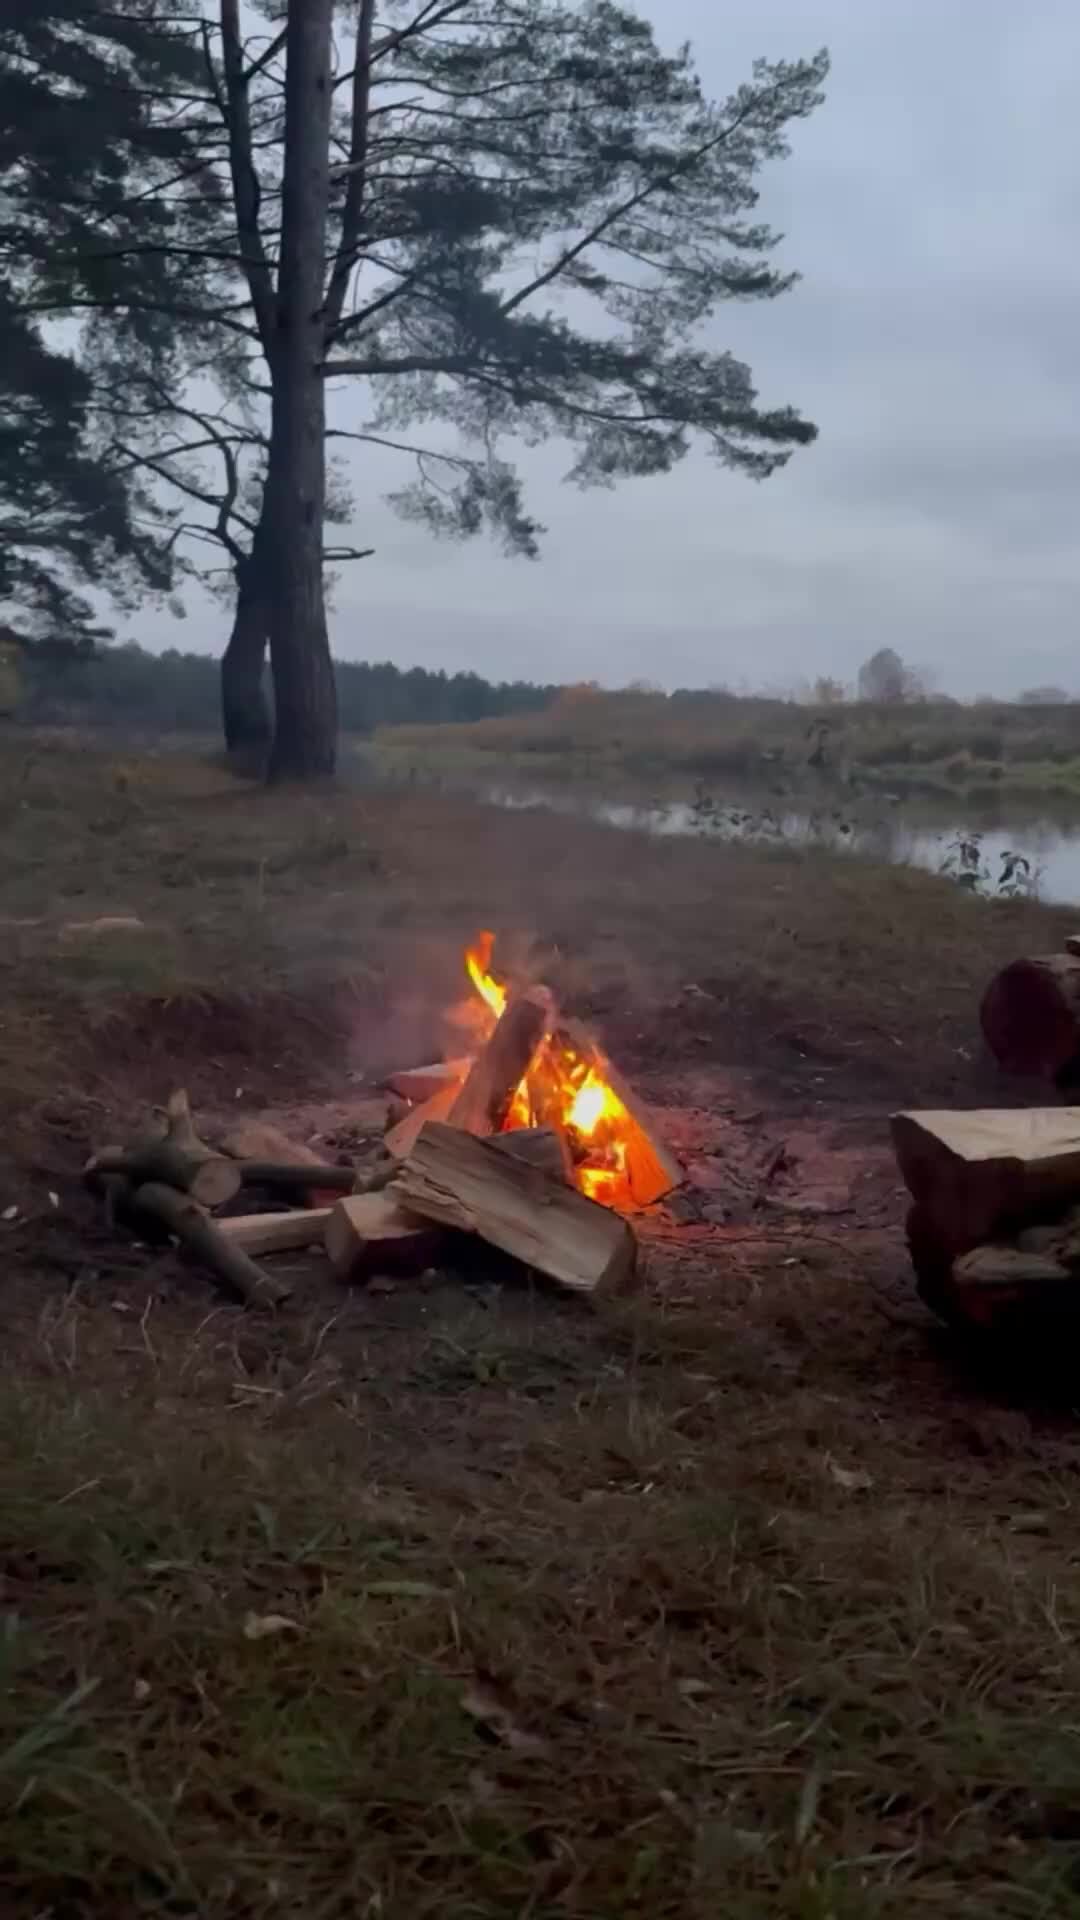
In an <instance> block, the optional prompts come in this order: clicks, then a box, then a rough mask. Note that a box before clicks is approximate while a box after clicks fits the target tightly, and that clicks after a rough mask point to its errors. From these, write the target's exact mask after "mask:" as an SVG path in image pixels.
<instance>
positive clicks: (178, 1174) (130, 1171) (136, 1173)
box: [86, 1089, 242, 1207]
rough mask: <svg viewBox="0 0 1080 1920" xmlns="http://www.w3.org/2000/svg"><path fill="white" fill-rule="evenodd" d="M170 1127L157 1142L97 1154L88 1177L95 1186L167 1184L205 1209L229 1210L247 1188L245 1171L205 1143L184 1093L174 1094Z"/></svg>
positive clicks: (167, 1111)
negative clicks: (108, 1183) (98, 1181)
mask: <svg viewBox="0 0 1080 1920" xmlns="http://www.w3.org/2000/svg"><path fill="white" fill-rule="evenodd" d="M165 1123H166V1124H165V1131H164V1133H163V1134H159V1135H158V1136H156V1137H155V1138H152V1139H149V1140H141V1141H136V1143H135V1144H134V1145H133V1146H131V1147H126V1148H117V1147H108V1148H106V1149H105V1151H104V1152H103V1153H99V1154H96V1155H95V1156H94V1158H93V1159H92V1160H91V1161H90V1162H89V1164H88V1166H87V1168H86V1175H87V1177H88V1178H89V1179H90V1180H91V1182H93V1180H95V1179H101V1180H105V1179H110V1178H111V1179H113V1180H117V1179H119V1180H122V1181H126V1182H127V1183H128V1184H129V1185H131V1186H142V1185H144V1184H146V1183H147V1182H149V1183H150V1184H152V1185H158V1184H163V1185H165V1186H167V1187H173V1188H175V1189H176V1191H177V1192H179V1193H187V1194H190V1196H191V1198H192V1199H193V1200H196V1201H198V1203H199V1205H200V1206H203V1207H220V1206H224V1204H225V1202H226V1201H227V1200H232V1199H234V1198H235V1196H236V1195H237V1194H238V1193H239V1191H240V1187H241V1184H242V1181H241V1174H240V1170H239V1168H238V1167H236V1166H235V1165H234V1163H233V1162H232V1161H231V1160H227V1159H226V1158H225V1157H224V1156H223V1155H222V1154H217V1153H215V1152H214V1151H213V1149H212V1148H211V1147H208V1146H207V1145H206V1142H205V1141H203V1140H200V1138H199V1136H198V1134H197V1133H196V1132H195V1127H194V1123H193V1121H192V1118H191V1109H190V1107H189V1105H188V1097H187V1094H186V1093H185V1092H184V1091H183V1090H182V1089H180V1090H178V1091H177V1092H176V1093H173V1094H171V1095H170V1097H169V1101H168V1105H167V1106H166V1109H165ZM113 1191H114V1194H115V1192H116V1189H115V1188H114V1189H113Z"/></svg>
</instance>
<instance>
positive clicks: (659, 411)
mask: <svg viewBox="0 0 1080 1920" xmlns="http://www.w3.org/2000/svg"><path fill="white" fill-rule="evenodd" d="M225 12H226V7H225V6H223V9H222V15H223V18H224V15H225ZM349 13H350V17H352V9H350V10H349ZM301 15H302V18H301ZM387 16H388V20H389V24H388V26H386V27H385V28H384V29H382V30H381V31H378V32H377V31H376V25H375V9H374V4H373V0H360V5H359V10H358V13H356V15H355V20H356V25H355V33H354V34H353V35H352V37H351V38H350V39H349V40H348V41H347V43H345V45H344V46H343V49H342V56H341V57H340V58H339V59H338V60H336V61H334V60H332V58H331V51H332V50H331V32H332V22H331V19H330V7H329V5H328V0H318V4H317V5H312V4H306V5H305V6H304V7H302V8H298V6H297V3H296V0H292V4H290V6H289V7H288V10H287V24H286V28H285V33H284V37H283V40H282V45H283V47H284V51H285V57H286V71H285V83H284V84H285V100H286V120H287V122H288V114H289V102H290V100H292V101H293V102H294V104H295V103H297V102H298V101H299V100H300V99H301V98H304V100H305V110H304V114H303V119H302V125H303V129H304V152H303V155H301V153H300V151H299V149H298V148H297V149H295V150H291V148H290V131H289V126H288V124H287V125H286V129H285V146H284V152H283V155H282V160H281V165H282V179H283V198H282V204H283V206H284V208H285V218H286V233H285V234H284V235H283V236H282V239H281V249H282V264H281V268H280V270H279V271H278V274H277V277H276V283H275V280H274V274H273V269H272V267H271V266H270V264H269V253H268V248H267V242H266V239H265V237H264V235H263V234H262V232H261V229H260V221H259V205H258V195H257V194H256V195H252V194H251V192H250V191H246V192H245V191H244V184H245V181H246V182H247V184H248V188H250V179H249V167H248V163H249V161H251V160H252V158H253V153H252V149H251V146H250V143H248V144H247V146H246V147H245V143H244V125H245V118H246V119H248V120H249V119H250V114H251V111H252V89H255V90H256V92H257V91H258V90H259V89H262V88H265V89H267V90H268V91H269V90H272V89H274V88H275V87H276V85H277V80H276V77H275V75H274V73H273V59H272V49H271V53H270V54H268V56H267V57H265V58H264V59H263V60H262V62H261V63H260V64H259V65H258V66H257V67H256V66H255V65H254V64H252V63H248V64H246V65H244V64H242V63H241V62H238V61H237V59H236V56H235V53H234V54H233V57H232V67H233V70H234V72H239V73H247V74H248V75H249V76H250V77H249V79H248V80H247V81H246V82H245V84H244V86H243V88H242V89H241V88H238V90H237V92H236V93H235V95H234V97H233V101H232V105H231V110H230V111H231V120H230V125H231V128H232V131H233V133H234V135H236V134H239V136H240V142H239V144H240V147H241V149H242V154H241V160H242V164H241V166H240V167H239V169H238V168H237V166H236V145H235V141H234V189H235V191H236V206H237V212H238V215H239V216H240V218H239V223H238V231H239V235H240V241H241V251H242V252H243V253H244V255H245V259H246V262H247V267H246V271H247V277H248V283H249V288H250V292H251V297H252V302H253V305H254V306H255V308H256V311H258V308H259V306H260V304H261V303H262V304H265V305H266V310H267V312H268V313H270V312H272V313H273V316H274V320H275V323H276V325H277V326H278V328H279V329H280V328H281V327H282V326H284V327H285V330H286V334H288V333H289V329H290V328H291V329H294V330H295V329H296V328H297V327H302V328H303V329H305V337H304V341H303V345H302V347H301V346H300V345H299V343H298V342H297V341H296V338H295V333H293V334H292V335H291V336H290V338H291V340H292V344H293V345H294V346H296V351H295V352H292V351H291V350H285V349H283V347H282V338H281V335H280V333H277V334H274V335H273V336H272V338H273V340H274V343H275V344H274V347H273V349H272V351H271V352H270V354H269V356H268V360H269V372H270V385H271V389H272V408H273V413H274V425H273V430H272V434H271V455H270V460H271V485H270V487H269V488H268V493H267V515H268V524H269V526H270V528H271V536H270V539H269V542H268V573H267V586H268V597H269V619H270V626H271V651H272V658H273V664H274V676H275V685H276V687H277V689H278V698H277V740H276V747H275V753H276V764H277V769H278V771H279V772H280V773H283V774H284V773H291V774H299V775H303V774H306V773H308V772H311V771H316V770H326V769H327V768H328V767H329V766H330V765H331V764H332V755H333V745H332V740H331V738H330V727H331V724H332V700H331V695H330V690H329V688H328V684H327V678H326V676H327V670H328V664H329V651H328V648H327V646H326V644H325V616H324V614H323V612H322V608H321V602H320V593H319V587H318V582H317V579H316V568H317V550H316V545H315V541H314V539H313V537H312V536H311V535H310V519H311V516H312V515H313V514H315V515H317V513H318V502H319V494H318V479H317V475H316V472H315V467H316V463H317V459H318V455H317V453H316V448H315V440H316V433H317V430H318V422H319V420H320V419H321V418H323V419H324V416H323V414H322V407H323V402H322V400H321V397H320V394H319V391H318V386H317V381H316V375H315V368H316V365H318V364H320V363H321V370H322V372H323V373H324V374H325V376H326V377H327V378H329V379H338V378H342V377H345V376H348V377H350V378H351V379H354V380H355V379H362V380H364V381H365V382H368V383H370V391H371V394H372V396H373V413H372V419H371V422H370V426H369V428H368V429H367V431H366V433H365V435H364V437H365V438H368V439H374V440H376V441H379V442H382V443H384V444H387V445H390V444H392V445H394V446H395V447H397V448H400V447H401V445H402V444H405V445H406V446H408V445H410V444H411V441H410V436H411V434H412V433H413V432H414V430H415V428H416V426H417V424H418V423H419V422H427V421H431V420H435V421H437V422H439V423H440V424H441V425H443V426H446V427H449V428H450V429H452V430H453V432H454V433H455V435H456V437H457V439H456V445H455V444H452V445H451V446H450V447H449V448H446V449H444V448H439V449H438V450H437V452H436V454H435V456H434V458H431V457H430V456H429V457H425V456H424V455H423V453H422V452H421V453H420V455H419V459H420V474H419V478H418V480H417V482H416V483H414V484H413V485H411V486H409V487H406V488H404V489H402V490H400V491H399V493H398V495H397V503H398V505H399V506H400V507H401V508H402V509H403V510H404V511H405V512H407V513H412V514H419V515H421V516H422V517H423V518H424V519H425V521H426V522H427V524H428V525H429V526H431V527H432V528H433V529H434V530H435V531H436V532H442V533H456V534H462V535H469V534H472V533H474V532H476V531H478V530H479V529H480V528H481V527H483V526H485V525H487V526H489V527H491V528H492V529H494V530H495V531H496V532H497V534H498V535H499V537H500V538H501V539H502V540H503V542H504V543H505V544H506V545H507V546H508V547H510V548H511V550H514V551H518V552H521V553H524V554H533V553H535V552H536V551H537V545H538V540H539V536H540V534H541V532H542V529H541V528H539V527H538V526H537V524H536V522H535V521H534V520H533V519H532V517H531V516H530V515H529V513H528V510H527V507H526V505H525V502H524V500H523V497H522V492H521V486H520V481H519V478H518V475H517V473H516V471H515V469H514V467H513V465H512V463H511V462H510V461H509V460H508V459H507V458H506V456H505V453H504V451H503V448H504V445H505V442H506V440H507V439H509V438H512V437H518V438H524V439H525V440H526V441H530V442H536V441H539V440H542V439H546V438H549V437H557V438H560V439H562V440H565V441H567V442H569V443H570V445H571V447H572V448H573V459H572V464H571V466H570V471H569V474H568V478H569V479H571V480H572V481H573V482H575V483H577V484H579V485H582V486H592V485H604V486H610V485H612V484H614V483H615V482H616V481H617V480H619V479H622V478H627V477H632V476H634V475H641V474H655V473H662V472H666V471H668V470H669V469H670V468H671V467H672V466H673V465H674V464H675V463H676V462H677V461H678V460H680V459H681V458H682V457H683V456H684V455H685V454H686V453H687V451H688V450H689V448H690V446H691V445H692V444H693V442H694V441H695V440H702V441H704V443H705V444H706V446H707V447H708V448H709V450H710V451H711V452H712V453H713V454H714V455H715V457H716V458H717V459H718V460H719V461H720V462H721V464H724V465H727V466H729V467H732V468H735V469H737V470H739V471H741V472H743V473H746V474H748V475H750V476H751V477H754V478H764V477H766V476H767V475H768V474H769V473H771V472H773V471H774V470H775V469H776V468H777V467H778V466H780V465H782V464H783V462H784V461H785V460H786V459H787V458H788V456H789V454H790V452H791V450H792V449H793V448H794V447H795V446H798V445H800V444H805V443H806V442H808V441H809V440H810V439H812V438H813V435H814V428H813V427H812V426H811V425H810V424H809V423H808V422H806V421H804V420H803V419H801V418H800V416H799V415H798V414H797V413H796V412H794V411H793V410H792V409H791V408H790V407H781V408H778V409H765V408H761V407H759V405H758V401H757V395H756V392H755V389H754V386H753V382H752V378H751V375H750V372H749V369H748V368H747V367H746V366H745V365H743V364H742V363H740V362H739V361H738V360H736V359H735V358H734V357H733V356H732V355H731V354H730V353H728V352H726V351H723V350H717V349H715V348H713V347H711V346H709V345H706V344H705V343H704V341H703V338H702V330H703V327H704V323H705V322H707V321H708V320H709V319H710V318H712V317H713V316H714V315H715V313H716V312H717V310H718V309H719V308H720V307H721V306H722V305H723V303H724V302H726V301H728V300H740V301H746V300H761V299H773V298H775V297H777V296H778V295H780V294H782V293H783V292H785V291H786V290H787V289H788V288H789V287H790V286H791V285H792V283H793V279H794V276H793V275H792V274H790V273H786V272H782V271H779V270H777V269H775V268H774V267H773V266H772V265H771V263H770V258H769V256H770V254H771V252H772V250H773V248H774V246H775V244H776V240H775V236H774V235H773V233H772V232H771V231H770V230H769V228H768V227H766V226H765V225H763V224H762V223H760V222H759V221H758V220H756V219H755V217H754V209H755V206H756V201H757V188H756V177H757V175H758V172H759V170H760V168H761V166H762V165H763V164H764V163H765V162H766V161H770V160H774V159H776V158H777V157H779V156H780V155H782V154H783V153H784V152H785V151H786V147H785V133H786V130H787V128H788V127H789V125H790V124H791V123H792V122H793V121H795V120H798V119H800V118H802V117H805V116H806V115H807V114H809V113H810V112H812V111H813V109H814V108H815V106H816V105H817V104H818V102H819V100H820V97H821V87H822V84H823V81H824V78H825V75H826V72H827V64H828V63H827V59H826V56H825V55H824V54H823V53H822V54H818V55H816V56H815V57H814V58H813V59H811V60H807V61H800V62H795V63H788V62H777V63H766V62H760V63H758V65H757V66H756V67H755V69H754V73H753V77H752V79H751V80H750V82H749V83H747V84H746V85H744V86H742V87H739V88H738V89H737V90H736V91H735V92H734V93H733V94H732V95H731V97H730V98H729V99H728V100H727V101H726V102H724V103H723V104H722V105H720V106H717V105H714V104H713V103H711V102H710V101H708V100H707V99H706V98H705V96H704V94H703V92H702V89H701V86H700V82H699V80H698V77H697V74H696V72H695V69H694V66H693V62H692V59H691V56H690V53H689V51H688V50H687V49H685V48H683V49H680V50H679V51H677V52H676V53H675V54H672V55H666V54H664V53H662V52H661V51H660V50H659V49H658V47H657V45H656V43H655V40H654V37H653V34H652V30H651V28H650V26H649V25H648V23H647V22H645V21H644V20H642V19H641V18H639V17H638V16H637V15H636V14H634V13H633V12H632V11H630V10H628V9H627V8H625V7H621V6H618V5H615V4H612V0H583V3H582V4H565V3H564V0H467V3H466V0H441V3H440V0H390V5H389V8H388V10H387ZM228 65H229V61H228V58H227V59H226V67H228ZM301 65H302V77H301V71H300V68H301ZM350 69H351V71H350ZM334 72H336V73H338V74H339V75H343V76H344V77H345V78H348V80H349V108H348V113H347V116H346V122H347V124H346V125H345V126H344V127H342V128H341V129H340V130H338V138H337V139H336V141H335V145H334V152H335V154H341V155H342V159H341V161H340V163H336V164H335V165H334V166H333V168H329V169H328V168H326V167H324V166H323V165H322V160H323V144H322V143H323V140H324V137H325V131H326V129H325V122H320V121H319V113H320V112H321V111H322V109H323V108H324V107H325V106H326V105H327V102H326V100H325V95H324V92H323V89H324V88H326V87H330V86H331V85H333V87H334V89H335V90H337V87H338V86H339V85H341V84H342V82H332V81H331V74H332V73H334ZM290 74H291V78H290ZM241 106H242V109H243V112H242V113H239V108H240V107H241ZM265 110H266V109H265V103H264V104H262V105H260V106H259V108H258V112H259V114H260V116H261V115H262V114H263V113H264V112H265ZM297 114H298V115H299V109H298V108H297ZM295 124H300V122H299V118H298V119H297V121H296V123H295ZM316 136H317V137H316ZM316 146H318V152H317V153H316V151H315V148H316ZM301 177H302V179H303V183H304V184H303V193H304V196H305V199H304V212H303V216H302V223H303V231H304V233H305V234H306V236H307V238H308V241H309V243H310V244H309V246H308V249H307V252H306V253H305V255H304V258H305V262H306V265H305V266H304V267H303V268H300V267H298V265H297V261H296V259H295V257H290V256H289V251H288V218H289V209H290V207H293V208H294V209H295V207H296V204H297V203H296V200H295V199H292V198H291V197H290V195H291V192H292V190H293V189H292V188H291V185H290V183H291V182H292V183H296V190H297V191H299V185H298V183H299V181H300V179H301ZM324 230H325V232H326V234H327V236H328V240H327V241H324V238H323V235H324ZM271 244H272V243H271ZM320 245H324V246H325V251H326V252H327V254H328V257H329V261H330V265H329V269H328V272H327V275H326V277H325V280H324V281H323V282H322V283H321V299H320V300H319V301H318V303H317V304H316V305H314V306H313V300H314V294H315V280H314V264H313V262H314V256H315V253H316V251H317V250H318V247H319V246H320ZM525 262H528V263H529V264H528V265H525V264H523V263H525ZM275 296H276V307H273V308H271V305H270V302H271V301H272V299H273V298H274V297H275ZM301 420H302V421H303V423H304V424H303V427H302V428H301V427H300V426H299V422H300V421H301ZM290 436H293V437H290ZM287 442H288V445H289V447H290V452H289V454H288V455H285V453H284V448H285V446H286V443H287ZM278 446H280V448H281V449H282V453H283V457H282V460H281V463H280V466H279V467H278V468H277V481H276V484H275V481H274V478H273V476H274V473H275V466H274V461H275V447H278ZM305 462H306V463H307V467H306V473H305ZM433 475H434V477H435V478H437V481H438V484H434V483H433ZM290 534H291V537H290ZM301 574H302V575H303V585H301Z"/></svg>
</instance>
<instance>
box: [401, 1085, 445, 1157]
mask: <svg viewBox="0 0 1080 1920" xmlns="http://www.w3.org/2000/svg"><path fill="white" fill-rule="evenodd" d="M459 1092H460V1088H459V1087H456V1086H453V1085H450V1086H446V1087H440V1089H439V1091H438V1093H433V1094H432V1095H431V1097H430V1099H427V1100H424V1101H422V1102H421V1104H420V1105H419V1106H418V1107H414V1108H413V1110H412V1112H411V1113H407V1114H406V1115H405V1116H404V1118H403V1119H401V1120H398V1121H396V1122H395V1124H394V1125H393V1126H392V1127H391V1128H390V1131H389V1133H388V1134H387V1136H386V1139H385V1140H384V1142H383V1145H384V1146H385V1148H386V1150H387V1152H388V1153H389V1154H392V1155H393V1158H394V1159H395V1160H404V1159H405V1157H406V1155H407V1154H410V1153H411V1152H412V1149H413V1142H414V1141H415V1139H416V1136H417V1134H418V1133H419V1132H420V1129H421V1127H422V1126H424V1125H425V1124H426V1122H427V1121H428V1120H445V1119H446V1118H447V1116H448V1115H449V1113H450V1109H451V1107H452V1106H453V1105H454V1102H455V1100H456V1099H457V1097H458V1093H459Z"/></svg>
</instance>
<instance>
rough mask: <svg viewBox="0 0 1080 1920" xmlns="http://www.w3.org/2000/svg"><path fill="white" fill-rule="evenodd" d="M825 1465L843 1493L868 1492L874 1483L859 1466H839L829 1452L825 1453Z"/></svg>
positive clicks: (869, 1475) (871, 1477)
mask: <svg viewBox="0 0 1080 1920" xmlns="http://www.w3.org/2000/svg"><path fill="white" fill-rule="evenodd" d="M825 1465H826V1466H827V1467H828V1469H829V1472H830V1474H831V1475H832V1478H833V1479H834V1480H835V1482H836V1484H837V1486H838V1487H843V1489H844V1492H845V1493H869V1492H870V1489H871V1487H872V1486H873V1484H874V1481H873V1476H872V1475H871V1474H869V1473H864V1472H863V1470H862V1468H861V1467H841V1466H839V1465H838V1464H837V1462H836V1461H835V1460H834V1459H833V1457H832V1454H831V1453H827V1454H826V1455H825Z"/></svg>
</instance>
